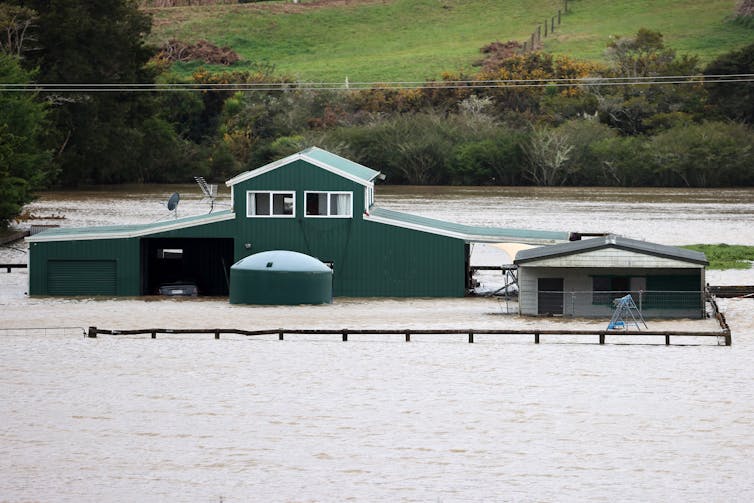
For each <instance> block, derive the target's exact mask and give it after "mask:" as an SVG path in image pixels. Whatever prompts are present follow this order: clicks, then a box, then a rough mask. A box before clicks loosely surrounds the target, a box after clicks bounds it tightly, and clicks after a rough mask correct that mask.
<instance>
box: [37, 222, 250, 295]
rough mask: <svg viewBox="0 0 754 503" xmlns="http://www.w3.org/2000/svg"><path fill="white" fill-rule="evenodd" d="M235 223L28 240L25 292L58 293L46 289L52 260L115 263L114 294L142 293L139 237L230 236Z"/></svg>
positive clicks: (75, 281) (75, 284) (77, 282)
mask: <svg viewBox="0 0 754 503" xmlns="http://www.w3.org/2000/svg"><path fill="white" fill-rule="evenodd" d="M235 229H236V224H235V222H234V221H233V220H229V221H226V222H218V223H213V224H207V225H199V226H196V227H189V228H185V229H178V230H174V231H168V232H160V233H156V234H151V235H149V236H145V237H144V238H123V239H82V240H71V241H44V242H32V243H29V254H30V258H29V263H30V269H29V294H30V295H61V294H57V293H53V292H52V291H51V290H50V283H49V272H48V268H49V264H50V262H52V261H56V260H83V261H92V260H106V261H107V260H110V261H115V262H116V289H115V295H125V296H136V295H141V294H142V281H141V279H142V278H141V247H140V242H141V240H142V239H150V238H184V237H185V238H215V237H231V238H232V237H233V235H234V233H235ZM83 282H84V280H83V279H82V278H71V287H70V289H71V291H75V290H77V289H80V288H83Z"/></svg>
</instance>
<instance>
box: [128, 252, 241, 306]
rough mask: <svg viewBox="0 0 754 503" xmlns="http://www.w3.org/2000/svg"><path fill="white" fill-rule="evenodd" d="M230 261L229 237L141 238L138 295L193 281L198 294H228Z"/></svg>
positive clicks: (149, 293) (231, 262)
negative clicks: (140, 292) (140, 290)
mask: <svg viewBox="0 0 754 503" xmlns="http://www.w3.org/2000/svg"><path fill="white" fill-rule="evenodd" d="M232 265H233V239H231V238H144V239H142V240H141V289H142V295H156V294H157V293H158V292H159V290H160V287H162V286H164V285H170V284H195V285H196V288H197V290H198V294H199V295H219V296H222V295H228V291H229V283H228V282H229V278H230V266H232Z"/></svg>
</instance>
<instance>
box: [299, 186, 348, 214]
mask: <svg viewBox="0 0 754 503" xmlns="http://www.w3.org/2000/svg"><path fill="white" fill-rule="evenodd" d="M304 197H305V198H306V216H307V217H330V218H350V217H351V215H352V214H353V211H352V206H353V201H352V199H353V194H352V193H351V192H306V193H305V194H304Z"/></svg>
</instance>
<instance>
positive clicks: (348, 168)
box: [300, 147, 380, 182]
mask: <svg viewBox="0 0 754 503" xmlns="http://www.w3.org/2000/svg"><path fill="white" fill-rule="evenodd" d="M300 154H301V155H302V156H304V157H309V158H311V159H315V160H317V161H319V162H321V163H324V164H327V165H329V166H332V167H334V168H336V169H339V170H340V171H344V172H346V173H348V174H350V175H353V176H355V177H356V178H361V179H362V180H364V181H365V182H371V181H372V180H374V179H375V178H376V177H377V175H379V174H380V172H379V171H375V170H373V169H371V168H367V167H366V166H363V165H361V164H359V163H357V162H353V161H350V160H348V159H346V158H345V157H340V156H339V155H336V154H333V153H332V152H328V151H327V150H322V149H321V148H318V147H310V148H307V149H306V150H303V151H301V152H300Z"/></svg>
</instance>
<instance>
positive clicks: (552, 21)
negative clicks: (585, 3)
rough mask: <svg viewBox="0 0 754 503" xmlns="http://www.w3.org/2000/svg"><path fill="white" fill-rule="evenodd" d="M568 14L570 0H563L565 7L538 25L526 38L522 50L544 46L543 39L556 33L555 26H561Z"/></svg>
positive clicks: (524, 51)
mask: <svg viewBox="0 0 754 503" xmlns="http://www.w3.org/2000/svg"><path fill="white" fill-rule="evenodd" d="M566 14H568V0H563V8H562V9H558V13H557V14H555V15H554V16H550V17H549V18H547V19H545V20H544V22H543V23H542V24H538V25H537V29H536V30H534V31H533V32H531V35H529V38H527V39H526V40H524V45H523V48H522V49H521V51H522V52H523V53H527V52H534V51H536V50H538V49H540V48H541V47H542V39H543V38H547V37H548V36H549V35H552V34H554V33H555V27H556V26H558V27H559V26H560V23H561V22H562V18H563V16H564V15H566Z"/></svg>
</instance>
